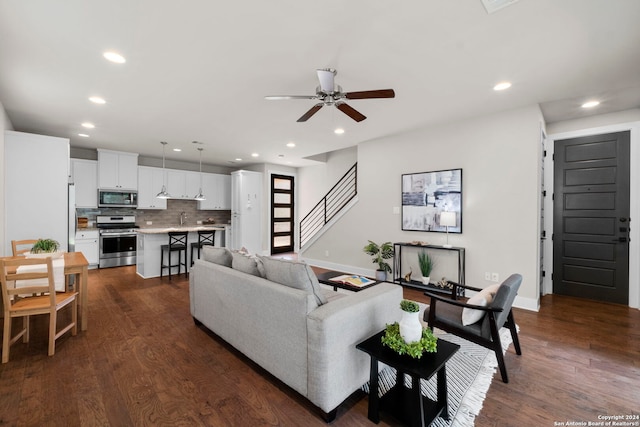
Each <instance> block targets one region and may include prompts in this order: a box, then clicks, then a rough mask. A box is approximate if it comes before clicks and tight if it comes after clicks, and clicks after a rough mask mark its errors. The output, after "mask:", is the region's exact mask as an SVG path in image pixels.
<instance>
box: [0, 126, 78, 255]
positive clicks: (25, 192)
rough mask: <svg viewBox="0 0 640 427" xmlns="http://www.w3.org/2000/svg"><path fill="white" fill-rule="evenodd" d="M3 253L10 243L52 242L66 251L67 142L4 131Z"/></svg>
mask: <svg viewBox="0 0 640 427" xmlns="http://www.w3.org/2000/svg"><path fill="white" fill-rule="evenodd" d="M4 170H5V172H4V173H5V220H6V228H5V229H6V233H5V241H4V242H3V243H4V244H3V248H4V253H5V254H6V255H11V240H23V239H39V238H49V239H55V240H57V241H58V242H59V243H60V249H61V250H63V251H66V250H67V249H68V236H69V229H68V228H69V140H68V139H66V138H56V137H51V136H44V135H36V134H30V133H23V132H14V131H6V132H5V155H4Z"/></svg>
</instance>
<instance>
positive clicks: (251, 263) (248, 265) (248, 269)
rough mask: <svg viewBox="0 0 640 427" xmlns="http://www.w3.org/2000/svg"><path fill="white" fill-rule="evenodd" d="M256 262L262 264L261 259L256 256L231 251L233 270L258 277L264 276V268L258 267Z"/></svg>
mask: <svg viewBox="0 0 640 427" xmlns="http://www.w3.org/2000/svg"><path fill="white" fill-rule="evenodd" d="M258 263H260V264H262V260H260V259H259V258H258V257H255V256H251V255H245V254H243V253H241V252H235V251H234V252H231V268H233V269H234V270H238V271H241V272H243V273H247V274H252V275H254V276H258V277H264V273H263V271H264V270H263V269H262V268H261V267H258ZM261 270H263V271H261Z"/></svg>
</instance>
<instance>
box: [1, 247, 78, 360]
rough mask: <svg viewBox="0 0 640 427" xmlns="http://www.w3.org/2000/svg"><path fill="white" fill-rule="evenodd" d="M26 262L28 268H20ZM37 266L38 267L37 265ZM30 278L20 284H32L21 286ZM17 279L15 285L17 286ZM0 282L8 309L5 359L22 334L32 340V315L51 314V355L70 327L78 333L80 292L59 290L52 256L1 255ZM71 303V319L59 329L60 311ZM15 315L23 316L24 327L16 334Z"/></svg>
mask: <svg viewBox="0 0 640 427" xmlns="http://www.w3.org/2000/svg"><path fill="white" fill-rule="evenodd" d="M22 266H26V268H27V269H28V271H19V267H22ZM33 266H38V267H35V268H34V267H33ZM34 279H39V280H34ZM29 280H32V281H33V283H25V282H22V283H20V285H22V284H26V285H28V286H19V287H18V283H19V282H18V281H29ZM14 281H15V285H16V286H15V287H14V286H13V285H14V283H13V282H14ZM0 282H1V285H2V301H3V312H4V329H3V334H2V363H7V362H8V361H9V349H10V347H11V346H12V345H13V344H14V343H15V342H17V341H18V340H19V339H20V337H22V341H23V342H25V343H27V342H29V317H30V316H32V315H37V314H48V315H49V350H48V354H49V356H53V354H54V353H55V348H56V340H57V339H58V338H60V337H61V336H62V335H64V334H65V333H66V332H67V331H69V330H71V334H72V335H76V334H77V332H78V327H77V323H78V302H77V295H78V293H77V292H56V290H55V283H54V279H53V261H52V259H51V257H47V258H22V257H18V258H14V259H0ZM43 282H44V283H43ZM26 295H29V296H26ZM68 305H70V307H71V322H70V323H69V324H68V325H66V326H65V327H64V328H62V329H61V330H60V331H57V330H56V329H57V314H58V311H60V310H61V309H62V308H63V307H66V306H68ZM14 317H22V329H20V331H19V332H18V333H17V334H16V335H14V336H12V335H11V332H12V328H11V321H12V320H13V318H14Z"/></svg>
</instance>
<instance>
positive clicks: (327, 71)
mask: <svg viewBox="0 0 640 427" xmlns="http://www.w3.org/2000/svg"><path fill="white" fill-rule="evenodd" d="M317 72H318V80H319V81H320V86H318V87H317V88H316V94H315V95H282V96H265V97H264V98H265V99H269V100H281V99H316V100H318V101H320V102H318V103H317V104H316V105H314V106H313V107H311V109H309V111H307V112H306V113H304V114H303V115H302V117H300V118H299V119H298V122H306V121H307V120H309V119H310V118H311V116H313V115H314V114H315V113H317V112H318V111H319V110H320V109H321V108H322V107H324V106H335V107H336V108H337V109H338V110H340V111H342V112H343V113H345V114H346V115H347V116H349V117H351V118H352V119H353V120H355V121H356V122H361V121H363V120H364V119H366V118H367V117H366V116H364V115H363V114H362V113H360V112H359V111H357V110H356V109H354V108H353V107H351V106H349V105H348V104H347V103H346V102H344V101H343V100H344V99H371V98H395V96H396V93H395V92H394V91H393V89H379V90H364V91H359V92H343V91H342V87H340V86H339V85H337V84H335V82H334V79H335V77H336V74H337V73H338V72H337V71H336V70H334V69H333V68H322V69H319V70H317Z"/></svg>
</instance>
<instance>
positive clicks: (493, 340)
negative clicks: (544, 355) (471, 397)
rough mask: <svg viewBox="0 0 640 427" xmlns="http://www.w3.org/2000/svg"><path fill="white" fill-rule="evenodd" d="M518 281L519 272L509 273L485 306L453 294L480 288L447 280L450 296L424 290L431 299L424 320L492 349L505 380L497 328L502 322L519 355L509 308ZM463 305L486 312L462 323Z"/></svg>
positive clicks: (519, 278) (433, 325)
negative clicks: (509, 332) (475, 320)
mask: <svg viewBox="0 0 640 427" xmlns="http://www.w3.org/2000/svg"><path fill="white" fill-rule="evenodd" d="M521 283H522V276H521V275H520V274H512V275H511V276H509V277H508V278H507V280H505V281H504V282H502V284H501V285H500V286H499V287H498V290H497V291H496V294H495V296H494V298H493V301H492V302H490V303H489V304H487V306H480V305H472V304H467V303H464V302H462V301H459V300H457V299H456V295H457V294H458V288H464V289H471V290H473V291H478V292H479V291H481V290H482V289H480V288H474V287H472V286H465V285H461V284H459V283H454V282H449V284H450V285H452V286H453V289H452V291H451V298H449V297H443V296H442V295H436V294H434V293H431V292H425V295H427V296H429V297H431V303H430V304H429V307H427V309H426V310H425V312H424V320H425V321H426V322H427V323H428V324H429V327H430V328H431V329H433V328H434V327H435V328H440V329H442V330H444V331H445V332H449V333H451V334H454V335H457V336H459V337H462V338H464V339H466V340H469V341H471V342H474V343H476V344H478V345H481V346H483V347H486V348H488V349H490V350H493V351H494V352H495V354H496V359H497V360H498V366H499V367H500V373H501V374H502V381H503V382H505V383H508V382H509V377H508V376H507V368H506V366H505V364H504V356H503V354H502V343H501V342H500V332H499V331H500V328H502V327H503V326H506V327H507V328H509V331H511V338H512V339H513V347H514V348H515V351H516V354H518V355H521V354H522V351H521V350H520V341H519V340H518V332H517V330H516V323H515V321H514V319H513V310H512V309H511V306H512V305H513V301H514V300H515V298H516V295H517V293H518V288H520V284H521ZM464 308H470V309H475V310H481V311H484V312H485V313H484V315H483V316H482V318H481V319H480V320H478V321H477V322H475V323H473V324H471V325H466V326H465V325H463V323H462V310H463V309H464Z"/></svg>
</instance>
